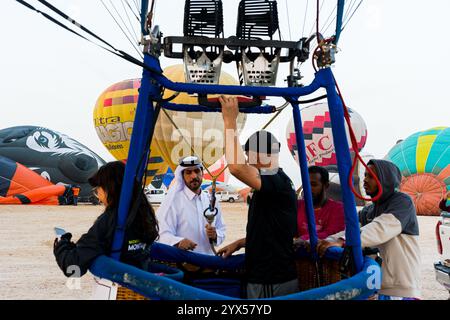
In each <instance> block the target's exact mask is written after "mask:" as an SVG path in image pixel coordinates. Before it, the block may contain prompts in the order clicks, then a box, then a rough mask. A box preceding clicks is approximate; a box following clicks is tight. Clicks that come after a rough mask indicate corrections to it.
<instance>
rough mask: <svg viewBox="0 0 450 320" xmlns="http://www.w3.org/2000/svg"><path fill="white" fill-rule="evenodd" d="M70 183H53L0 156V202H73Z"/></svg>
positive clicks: (56, 203) (48, 203)
mask: <svg viewBox="0 0 450 320" xmlns="http://www.w3.org/2000/svg"><path fill="white" fill-rule="evenodd" d="M74 201H76V196H75V197H74V190H73V187H72V186H71V185H63V184H58V185H54V184H53V183H51V182H50V181H48V180H47V179H45V178H43V177H42V176H40V175H39V174H37V173H36V172H34V171H32V170H30V169H28V168H27V167H25V166H23V165H21V164H20V163H17V162H15V161H13V160H11V159H8V158H6V157H2V156H0V204H39V205H58V204H74Z"/></svg>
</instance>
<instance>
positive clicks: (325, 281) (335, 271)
mask: <svg viewBox="0 0 450 320" xmlns="http://www.w3.org/2000/svg"><path fill="white" fill-rule="evenodd" d="M296 266H297V277H298V285H299V289H300V291H306V290H310V289H314V288H318V287H323V286H327V285H330V284H333V283H336V282H339V281H341V280H342V276H341V273H340V270H339V261H336V260H328V259H320V260H319V263H318V264H317V266H316V263H315V262H314V261H313V260H312V259H309V258H307V257H305V258H299V259H297V261H296Z"/></svg>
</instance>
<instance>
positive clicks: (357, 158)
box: [333, 76, 383, 202]
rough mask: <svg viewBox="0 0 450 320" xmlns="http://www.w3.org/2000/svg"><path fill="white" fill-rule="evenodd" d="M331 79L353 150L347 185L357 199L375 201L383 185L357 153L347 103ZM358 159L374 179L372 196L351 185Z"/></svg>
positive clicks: (380, 194) (379, 196) (381, 193)
mask: <svg viewBox="0 0 450 320" xmlns="http://www.w3.org/2000/svg"><path fill="white" fill-rule="evenodd" d="M333 79H334V83H335V85H336V89H337V91H338V94H339V97H340V99H341V101H342V107H343V109H344V117H345V121H346V122H347V126H348V129H349V133H350V140H351V144H352V148H353V151H354V152H355V158H354V159H353V164H352V168H351V170H350V174H349V177H348V184H349V186H350V188H351V190H352V193H353V194H354V195H355V197H357V198H358V199H360V200H363V201H372V202H376V201H378V200H379V199H380V198H381V196H382V195H383V187H382V185H381V182H380V180H379V179H378V177H377V176H376V174H375V173H374V172H373V171H372V169H370V168H369V166H368V165H367V164H366V163H365V161H364V160H363V158H362V157H361V155H360V153H359V148H358V142H357V140H356V135H355V132H354V131H353V126H352V124H351V122H350V113H349V112H348V108H347V105H346V104H345V101H344V97H343V96H342V93H341V90H340V89H339V85H338V84H337V82H336V79H335V78H334V76H333ZM358 161H360V162H361V163H362V164H363V165H364V167H365V168H366V170H367V171H368V172H369V174H370V175H371V176H372V177H373V178H374V179H375V182H376V184H377V187H378V193H377V194H376V196H375V197H373V198H365V197H363V196H362V195H360V194H359V193H358V192H357V191H356V190H355V187H354V186H353V173H354V172H355V169H356V165H357V164H358Z"/></svg>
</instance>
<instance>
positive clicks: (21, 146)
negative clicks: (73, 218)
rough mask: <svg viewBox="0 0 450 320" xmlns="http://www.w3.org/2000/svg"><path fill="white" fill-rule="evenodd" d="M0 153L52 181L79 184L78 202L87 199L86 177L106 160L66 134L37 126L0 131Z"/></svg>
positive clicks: (88, 191)
mask: <svg viewBox="0 0 450 320" xmlns="http://www.w3.org/2000/svg"><path fill="white" fill-rule="evenodd" d="M0 155H1V156H4V157H7V158H9V159H11V160H13V161H16V162H18V163H20V164H22V165H24V166H26V167H27V168H29V169H31V170H33V171H34V172H36V173H38V174H40V175H41V176H42V177H44V178H45V179H47V180H49V181H51V182H52V183H54V184H57V183H64V184H70V185H78V186H79V187H80V201H90V197H91V190H92V187H91V186H90V185H89V183H88V178H89V177H90V176H92V175H93V174H94V173H95V172H96V171H97V170H98V168H99V167H100V166H102V165H103V164H104V163H105V161H104V160H103V159H102V158H100V157H99V156H98V155H97V154H96V153H95V152H93V151H92V150H90V149H89V148H87V147H86V146H84V145H83V144H81V143H79V142H78V141H76V140H74V139H72V138H70V137H68V136H67V135H65V134H62V133H59V132H56V131H53V130H51V129H48V128H42V127H37V126H18V127H11V128H6V129H3V130H0Z"/></svg>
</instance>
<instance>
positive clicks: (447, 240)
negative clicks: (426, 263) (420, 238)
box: [434, 211, 450, 300]
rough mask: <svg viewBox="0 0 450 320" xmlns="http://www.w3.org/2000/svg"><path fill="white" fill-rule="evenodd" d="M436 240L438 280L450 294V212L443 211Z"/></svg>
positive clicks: (435, 266) (437, 227)
mask: <svg viewBox="0 0 450 320" xmlns="http://www.w3.org/2000/svg"><path fill="white" fill-rule="evenodd" d="M436 240H437V245H438V252H439V254H440V261H438V262H436V263H435V264H434V269H435V272H436V280H437V281H438V282H439V283H440V284H442V285H443V286H444V288H445V289H447V290H448V291H449V294H450V213H449V212H446V211H443V212H442V214H441V217H440V219H439V221H438V223H437V225H436ZM449 300H450V296H449Z"/></svg>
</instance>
